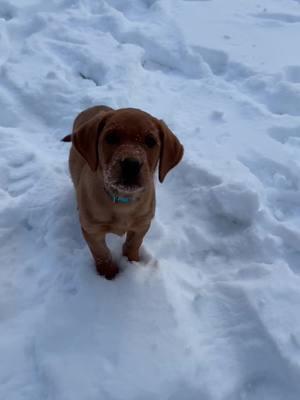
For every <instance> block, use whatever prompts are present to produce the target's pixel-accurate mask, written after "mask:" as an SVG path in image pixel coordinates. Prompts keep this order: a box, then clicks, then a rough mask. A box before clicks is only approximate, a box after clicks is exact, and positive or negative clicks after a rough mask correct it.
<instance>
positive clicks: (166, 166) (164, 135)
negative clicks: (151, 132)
mask: <svg viewBox="0 0 300 400" xmlns="http://www.w3.org/2000/svg"><path fill="white" fill-rule="evenodd" d="M159 129H160V142H161V150H160V160H159V170H158V177H159V181H160V182H163V180H164V179H165V176H166V175H167V173H168V172H169V171H170V169H172V168H174V167H175V166H176V165H177V164H178V163H179V161H180V160H181V159H182V156H183V146H182V144H181V143H180V142H179V140H178V139H177V137H176V136H175V135H174V133H173V132H172V131H171V130H170V129H169V128H168V127H167V125H166V124H165V123H164V121H162V120H160V121H159Z"/></svg>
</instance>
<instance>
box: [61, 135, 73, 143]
mask: <svg viewBox="0 0 300 400" xmlns="http://www.w3.org/2000/svg"><path fill="white" fill-rule="evenodd" d="M61 141H62V142H72V135H67V136H65V137H64V138H63V139H61Z"/></svg>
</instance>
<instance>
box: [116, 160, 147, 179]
mask: <svg viewBox="0 0 300 400" xmlns="http://www.w3.org/2000/svg"><path fill="white" fill-rule="evenodd" d="M120 164H121V174H122V183H123V184H124V185H135V184H137V183H138V177H139V174H140V170H141V167H142V162H140V161H139V160H137V159H135V158H125V159H124V160H122V161H120Z"/></svg>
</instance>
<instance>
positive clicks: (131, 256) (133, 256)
mask: <svg viewBox="0 0 300 400" xmlns="http://www.w3.org/2000/svg"><path fill="white" fill-rule="evenodd" d="M123 256H124V257H127V258H128V261H140V256H139V251H138V250H135V249H130V248H128V247H127V246H126V245H124V246H123Z"/></svg>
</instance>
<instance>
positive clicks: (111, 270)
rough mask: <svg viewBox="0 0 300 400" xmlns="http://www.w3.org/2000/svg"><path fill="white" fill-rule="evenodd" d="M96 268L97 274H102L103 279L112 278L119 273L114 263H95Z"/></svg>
mask: <svg viewBox="0 0 300 400" xmlns="http://www.w3.org/2000/svg"><path fill="white" fill-rule="evenodd" d="M96 269H97V272H98V274H99V275H101V276H104V278H105V279H108V280H112V279H114V278H115V277H116V275H117V274H118V273H119V268H118V267H117V266H116V265H115V264H114V263H110V264H103V263H101V264H98V263H97V264H96Z"/></svg>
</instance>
